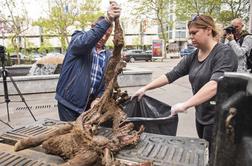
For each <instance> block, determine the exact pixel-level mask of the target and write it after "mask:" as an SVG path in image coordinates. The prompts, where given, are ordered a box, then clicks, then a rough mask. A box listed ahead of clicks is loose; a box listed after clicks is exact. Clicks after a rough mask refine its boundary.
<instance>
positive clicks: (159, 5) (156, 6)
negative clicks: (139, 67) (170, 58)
mask: <svg viewBox="0 0 252 166" xmlns="http://www.w3.org/2000/svg"><path fill="white" fill-rule="evenodd" d="M129 2H132V3H134V4H135V6H137V7H136V8H134V9H133V10H132V14H133V15H135V16H136V17H137V18H140V24H142V18H143V16H144V17H146V18H150V19H154V20H157V23H158V25H159V26H160V33H161V35H160V36H161V39H163V40H164V43H165V44H167V43H168V33H167V26H168V24H169V22H168V10H167V4H169V2H170V0H129ZM165 58H166V52H165Z"/></svg>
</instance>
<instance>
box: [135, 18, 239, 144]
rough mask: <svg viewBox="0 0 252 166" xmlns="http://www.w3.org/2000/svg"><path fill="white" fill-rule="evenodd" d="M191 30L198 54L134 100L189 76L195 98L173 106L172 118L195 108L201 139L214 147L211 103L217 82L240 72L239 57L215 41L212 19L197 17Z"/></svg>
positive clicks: (190, 22) (186, 58)
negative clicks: (229, 73) (223, 77)
mask: <svg viewBox="0 0 252 166" xmlns="http://www.w3.org/2000/svg"><path fill="white" fill-rule="evenodd" d="M188 29H189V35H190V39H191V40H192V44H193V45H194V46H195V47H197V50H196V51H195V52H193V53H192V54H191V55H189V56H185V57H184V58H183V59H182V60H181V61H180V62H179V63H178V64H177V66H175V67H174V68H173V69H172V71H170V72H168V73H167V74H164V75H162V76H160V77H159V78H157V79H155V80H153V81H152V82H151V83H149V84H147V85H146V86H144V87H142V88H140V89H139V90H138V91H137V92H136V93H135V94H134V95H133V97H135V96H138V98H139V99H140V98H141V97H142V96H143V95H144V93H145V92H146V91H147V90H151V89H154V88H158V87H161V86H164V85H166V84H170V83H172V82H173V81H175V80H177V79H178V78H180V77H182V76H185V75H189V81H190V83H191V87H192V91H193V96H192V97H191V98H189V99H188V100H186V101H185V102H182V103H178V104H175V105H174V106H172V108H171V114H172V115H175V114H177V113H179V112H185V111H187V109H189V108H191V107H195V109H196V129H197V133H198V136H199V137H200V138H203V139H206V140H207V141H208V142H209V146H211V137H212V129H213V124H214V121H215V120H214V114H215V110H214V106H213V105H211V104H210V102H211V101H212V100H214V97H215V95H216V91H217V81H218V79H219V78H220V77H221V76H222V75H223V73H224V72H233V71H236V70H237V57H236V55H235V53H234V52H233V50H232V49H231V48H230V47H229V46H227V45H224V44H222V43H218V41H217V40H216V36H217V35H218V33H217V31H216V27H215V23H214V21H213V19H212V18H211V17H210V16H206V15H198V16H196V17H195V18H194V19H193V20H192V21H189V22H188Z"/></svg>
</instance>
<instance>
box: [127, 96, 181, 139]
mask: <svg viewBox="0 0 252 166" xmlns="http://www.w3.org/2000/svg"><path fill="white" fill-rule="evenodd" d="M122 106H123V110H124V111H125V112H126V113H127V115H128V117H129V118H128V120H129V121H132V122H133V123H134V125H135V127H136V129H137V128H139V126H140V125H142V124H143V125H144V127H145V130H144V131H145V132H148V133H154V134H163V135H171V136H176V133H177V126H178V116H177V115H176V116H172V117H169V115H170V114H171V106H169V105H167V104H165V103H163V102H160V101H158V100H156V99H154V98H152V97H150V96H147V95H144V96H143V97H142V98H141V100H140V101H138V99H137V97H135V98H133V99H132V100H128V101H126V102H125V103H123V104H122ZM131 117H133V118H131ZM138 117H141V118H138Z"/></svg>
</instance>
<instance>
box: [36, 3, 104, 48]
mask: <svg viewBox="0 0 252 166" xmlns="http://www.w3.org/2000/svg"><path fill="white" fill-rule="evenodd" d="M54 2H55V5H54V6H53V7H52V8H51V9H50V10H49V14H48V18H40V19H39V20H38V21H36V22H34V23H33V25H37V26H40V27H42V28H43V30H44V33H46V34H50V35H56V36H58V38H59V40H60V43H61V51H62V52H64V51H65V50H66V47H67V45H68V44H69V40H68V36H69V28H76V27H81V28H82V29H83V28H84V27H86V25H87V24H88V23H89V22H90V21H91V20H93V18H96V17H97V15H98V14H100V12H99V11H100V9H99V7H98V6H99V3H100V2H101V1H100V0H93V1H84V0H83V1H82V2H80V1H78V4H77V1H76V0H75V1H73V0H54Z"/></svg>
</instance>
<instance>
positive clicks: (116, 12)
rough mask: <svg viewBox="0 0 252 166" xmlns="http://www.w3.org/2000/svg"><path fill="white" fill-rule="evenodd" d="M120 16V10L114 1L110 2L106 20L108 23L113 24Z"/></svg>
mask: <svg viewBox="0 0 252 166" xmlns="http://www.w3.org/2000/svg"><path fill="white" fill-rule="evenodd" d="M120 14H121V8H120V7H119V6H118V4H117V3H116V2H115V1H110V6H109V8H108V11H107V19H108V21H110V22H113V21H114V20H115V18H117V17H119V16H120Z"/></svg>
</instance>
